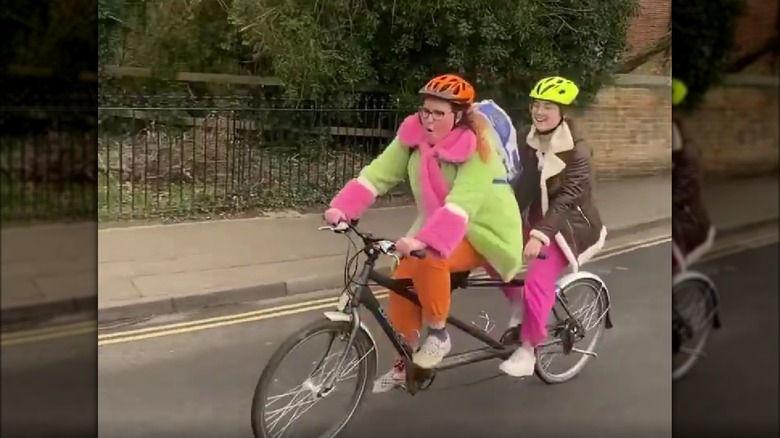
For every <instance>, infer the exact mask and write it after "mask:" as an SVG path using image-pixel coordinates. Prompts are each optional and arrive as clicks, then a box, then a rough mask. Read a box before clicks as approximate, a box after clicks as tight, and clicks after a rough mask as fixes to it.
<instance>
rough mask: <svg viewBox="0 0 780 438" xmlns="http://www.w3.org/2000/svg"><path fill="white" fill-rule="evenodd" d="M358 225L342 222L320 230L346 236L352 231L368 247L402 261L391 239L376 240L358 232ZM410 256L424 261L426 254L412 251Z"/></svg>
mask: <svg viewBox="0 0 780 438" xmlns="http://www.w3.org/2000/svg"><path fill="white" fill-rule="evenodd" d="M357 224H358V221H357V220H352V221H350V222H340V223H338V224H337V225H333V226H331V225H327V226H324V227H320V228H319V229H320V230H321V231H322V230H328V231H333V232H334V233H339V234H344V233H347V232H350V231H351V232H353V233H355V234H357V236H358V237H360V239H361V240H362V241H363V244H364V245H365V246H366V247H368V246H372V245H373V246H375V247H376V248H377V249H379V250H380V251H381V252H382V253H383V254H385V255H389V256H392V257H395V258H398V259H400V256H399V254H398V253H397V251H396V249H395V242H393V241H391V240H389V239H382V238H376V237H374V236H372V235H371V233H363V232H361V231H360V230H358V228H357ZM409 255H411V256H412V257H417V258H418V259H424V258H425V256H426V253H425V250H423V249H418V250H415V251H412V252H411V253H410V254H409Z"/></svg>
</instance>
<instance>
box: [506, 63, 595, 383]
mask: <svg viewBox="0 0 780 438" xmlns="http://www.w3.org/2000/svg"><path fill="white" fill-rule="evenodd" d="M578 94H579V89H578V88H577V85H575V84H574V82H572V81H570V80H568V79H566V78H562V77H558V76H555V77H548V78H544V79H542V80H540V81H539V82H538V83H537V84H536V85H535V86H534V87H533V89H532V90H531V93H530V97H531V98H532V99H533V103H532V104H531V111H530V112H531V118H532V125H531V126H530V127H529V128H528V129H527V130H526V131H525V132H524V134H525V135H524V136H523V137H521V136H520V135H518V138H525V142H522V144H520V145H519V153H520V162H521V164H522V167H521V168H522V169H523V170H522V173H521V174H520V176H519V177H518V178H516V179H515V180H514V181H513V183H512V186H513V188H514V190H515V198H516V200H517V203H518V205H519V207H520V210H521V212H522V213H523V214H524V215H525V216H524V217H525V220H524V221H523V223H524V227H523V228H524V234H525V235H526V236H527V237H526V239H524V240H525V241H526V242H527V243H526V245H525V249H524V251H523V254H524V256H525V257H526V259H527V260H529V265H528V268H527V271H526V277H525V287H524V288H523V289H522V290H517V291H514V292H513V293H507V292H505V293H507V295H509V296H508V298H509V299H510V302H512V308H513V312H512V313H513V316H512V319H511V321H510V327H513V328H514V327H517V330H518V333H519V338H520V341H521V347H520V348H518V349H517V351H515V353H514V354H513V355H512V356H511V357H510V358H509V359H508V360H506V361H505V362H503V363H502V364H501V366H500V369H501V370H502V371H504V372H505V373H507V374H509V375H511V376H517V377H520V376H528V375H531V374H532V373H533V370H534V364H535V355H534V349H535V348H536V346H537V345H539V343H541V342H542V341H544V340H545V339H546V337H547V329H546V325H547V320H548V316H549V314H550V311H551V310H552V307H553V305H554V304H555V282H556V281H557V280H558V277H559V276H560V275H561V274H562V272H563V270H564V269H565V268H566V267H567V266H569V265H570V266H572V268H573V269H574V270H575V271H576V270H577V269H579V267H580V266H581V265H582V264H583V263H585V262H586V261H588V260H589V259H591V258H592V257H593V256H594V255H595V254H596V252H598V251H599V250H600V249H601V248H602V246H603V245H604V241H605V239H606V235H607V230H606V228H605V227H604V226H603V224H602V222H601V218H600V215H599V212H598V210H597V209H596V207H595V205H594V204H593V201H592V197H591V190H592V184H591V176H592V172H591V165H590V157H591V151H590V148H589V147H588V146H587V144H586V143H585V140H584V139H583V137H582V135H581V133H579V132H578V131H577V130H576V129H575V126H574V123H573V121H572V120H571V118H570V117H568V116H567V115H566V108H568V107H569V105H571V104H572V102H574V100H575V99H576V98H577V95H578ZM543 248H544V249H543ZM541 251H543V252H544V253H545V255H546V257H544V258H539V257H538V255H539V253H540V252H541Z"/></svg>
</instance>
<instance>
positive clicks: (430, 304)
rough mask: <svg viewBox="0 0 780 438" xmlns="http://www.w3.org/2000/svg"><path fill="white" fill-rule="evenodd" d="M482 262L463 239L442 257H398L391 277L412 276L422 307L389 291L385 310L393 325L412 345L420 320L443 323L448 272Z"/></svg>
mask: <svg viewBox="0 0 780 438" xmlns="http://www.w3.org/2000/svg"><path fill="white" fill-rule="evenodd" d="M483 263H485V261H484V259H483V257H482V256H481V255H480V254H479V253H477V251H476V250H474V247H473V246H471V244H470V243H469V242H468V240H465V239H464V240H463V241H462V242H461V243H460V244H459V245H458V246H457V248H455V250H454V251H453V252H452V254H451V255H450V256H449V257H448V258H446V259H444V258H439V257H436V256H435V255H433V254H432V253H430V252H429V253H428V254H427V256H426V257H425V258H424V259H418V258H416V257H406V258H404V259H403V260H401V263H400V264H399V265H398V268H397V269H396V271H395V273H394V274H393V277H395V278H399V279H401V278H404V279H411V280H412V282H413V283H414V289H415V291H416V292H417V297H418V298H419V300H420V304H421V305H422V308H420V307H418V306H417V305H416V304H414V303H412V302H410V301H409V300H407V299H405V298H404V297H402V296H400V295H398V294H396V293H393V292H391V293H390V309H389V313H390V323H391V324H392V325H393V328H395V330H396V331H397V332H398V333H399V334H402V335H403V336H404V337H405V338H406V341H407V342H409V343H410V344H411V345H412V346H416V345H417V343H418V342H419V334H420V329H421V328H422V324H423V320H425V322H426V323H427V324H428V325H432V326H441V327H443V324H444V322H445V321H446V320H447V317H448V316H449V314H450V300H451V292H452V291H451V289H450V273H452V272H461V271H469V270H472V269H475V268H477V267H479V266H481V265H482V264H483Z"/></svg>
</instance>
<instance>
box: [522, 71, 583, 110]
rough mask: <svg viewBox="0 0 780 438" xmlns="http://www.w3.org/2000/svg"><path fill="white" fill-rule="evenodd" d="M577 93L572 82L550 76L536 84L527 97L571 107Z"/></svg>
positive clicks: (577, 90)
mask: <svg viewBox="0 0 780 438" xmlns="http://www.w3.org/2000/svg"><path fill="white" fill-rule="evenodd" d="M579 93H580V89H579V88H577V86H576V85H575V84H574V82H572V81H570V80H568V79H566V78H562V77H560V76H551V77H548V78H544V79H542V80H541V81H539V82H537V83H536V85H534V88H532V89H531V94H529V96H530V97H531V98H532V99H539V100H546V101H548V102H553V103H557V104H559V105H571V103H572V102H574V99H576V98H577V95H578V94H579Z"/></svg>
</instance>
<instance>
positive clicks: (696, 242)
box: [672, 119, 715, 269]
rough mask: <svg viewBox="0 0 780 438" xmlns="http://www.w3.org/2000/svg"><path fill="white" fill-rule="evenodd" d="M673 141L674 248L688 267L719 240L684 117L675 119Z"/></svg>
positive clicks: (684, 265)
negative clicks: (704, 200)
mask: <svg viewBox="0 0 780 438" xmlns="http://www.w3.org/2000/svg"><path fill="white" fill-rule="evenodd" d="M673 136H674V137H675V138H674V139H673V141H672V243H673V244H672V251H673V255H674V257H675V259H676V260H677V263H678V264H680V266H681V267H682V268H683V269H685V267H687V266H688V265H690V264H691V263H694V262H695V261H697V260H698V259H700V258H701V256H702V255H704V253H705V252H707V251H708V250H709V249H710V248H711V247H712V244H713V242H714V240H715V228H714V227H713V226H712V223H711V222H710V218H709V215H708V214H707V210H706V209H705V208H704V202H702V198H701V182H700V180H699V177H700V174H699V157H698V151H697V149H696V147H695V144H694V143H693V142H692V141H691V139H690V137H688V135H687V133H686V132H685V129H684V127H683V125H682V122H681V121H680V120H677V119H675V120H674V121H673Z"/></svg>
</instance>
